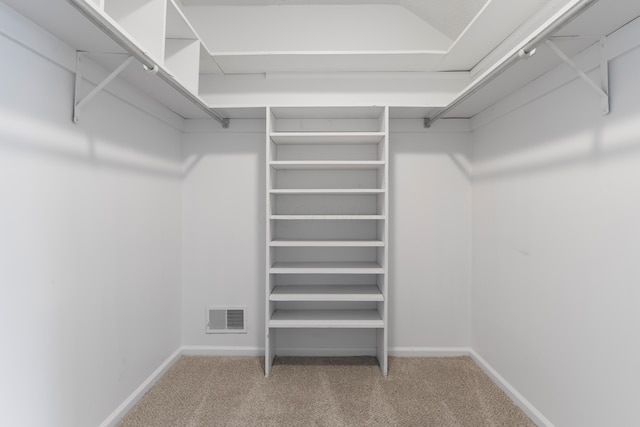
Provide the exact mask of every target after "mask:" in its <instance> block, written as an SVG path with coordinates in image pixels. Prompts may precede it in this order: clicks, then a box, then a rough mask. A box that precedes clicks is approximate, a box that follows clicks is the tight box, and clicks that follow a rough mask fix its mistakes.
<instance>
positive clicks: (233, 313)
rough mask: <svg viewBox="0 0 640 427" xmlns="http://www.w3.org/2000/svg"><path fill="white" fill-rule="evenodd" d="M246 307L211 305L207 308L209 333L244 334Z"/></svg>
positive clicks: (245, 330)
mask: <svg viewBox="0 0 640 427" xmlns="http://www.w3.org/2000/svg"><path fill="white" fill-rule="evenodd" d="M245 323H246V318H245V315H244V307H224V308H219V307H210V308H208V309H207V330H206V332H207V333H208V334H244V333H246V332H247V329H246V327H245Z"/></svg>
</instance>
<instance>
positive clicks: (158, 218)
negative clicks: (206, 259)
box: [0, 29, 181, 427]
mask: <svg viewBox="0 0 640 427" xmlns="http://www.w3.org/2000/svg"><path fill="white" fill-rule="evenodd" d="M25 31H30V30H28V29H25ZM30 34H31V33H30ZM39 37H44V36H42V35H39ZM58 43H59V42H55V41H53V40H51V46H58ZM69 50H70V48H69ZM70 52H71V53H72V52H73V51H72V50H70ZM0 53H1V55H2V57H3V58H5V59H6V60H5V61H3V65H2V67H1V69H0V81H2V83H1V84H0V283H1V285H2V297H1V298H0V336H1V337H2V351H1V352H0V370H1V371H0V378H2V380H1V381H0V401H2V404H1V405H0V406H1V408H2V409H1V410H0V425H3V426H18V425H19V426H64V427H67V426H96V425H99V424H100V423H102V422H103V421H104V420H105V419H106V418H107V417H108V416H109V414H111V413H112V411H114V410H115V409H116V408H117V407H118V405H120V404H121V403H122V402H123V401H124V400H125V399H126V398H127V397H128V396H129V395H130V394H131V393H132V392H133V391H134V390H135V389H136V388H137V387H138V386H139V385H140V384H141V383H142V382H143V381H144V380H145V379H146V378H147V377H148V376H149V375H150V374H151V373H152V372H153V371H154V370H155V369H156V368H157V367H158V366H159V365H160V364H161V363H162V362H164V361H165V360H166V359H167V358H168V357H169V356H170V355H171V354H172V353H173V352H174V351H175V350H176V349H177V348H178V347H179V345H180V327H179V325H180V306H179V302H178V301H179V299H180V291H179V285H180V275H179V269H180V263H179V259H180V180H181V175H180V163H179V160H180V145H179V141H180V132H179V131H177V130H175V129H174V128H171V127H169V126H167V125H165V124H164V123H161V122H159V121H158V120H156V119H153V118H151V117H150V116H148V115H146V114H144V113H142V112H140V111H139V110H138V109H135V108H133V107H132V106H130V105H129V104H126V103H124V102H122V101H119V100H117V99H115V98H113V97H112V96H111V95H108V94H105V93H102V94H100V95H98V96H97V97H96V98H95V99H94V100H93V101H92V102H91V103H90V104H88V105H87V107H86V109H85V110H84V114H83V117H82V121H81V123H80V124H79V125H74V124H72V122H71V110H72V108H71V106H72V102H73V74H72V73H70V72H68V71H67V70H65V69H64V68H61V67H59V66H58V65H55V64H54V63H53V62H51V61H49V60H46V59H44V58H42V57H40V56H38V55H36V54H34V53H33V52H32V51H30V50H27V49H25V48H23V47H22V46H20V45H18V44H16V43H14V42H12V41H10V40H9V39H7V38H5V37H2V36H0Z"/></svg>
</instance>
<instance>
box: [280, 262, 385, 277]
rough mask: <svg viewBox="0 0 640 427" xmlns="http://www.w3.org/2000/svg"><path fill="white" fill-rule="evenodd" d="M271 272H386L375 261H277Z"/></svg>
mask: <svg viewBox="0 0 640 427" xmlns="http://www.w3.org/2000/svg"><path fill="white" fill-rule="evenodd" d="M269 272H270V273H271V274H384V273H385V271H384V268H382V267H381V266H380V265H379V264H378V263H375V262H277V263H275V264H274V265H273V266H271V268H270V269H269Z"/></svg>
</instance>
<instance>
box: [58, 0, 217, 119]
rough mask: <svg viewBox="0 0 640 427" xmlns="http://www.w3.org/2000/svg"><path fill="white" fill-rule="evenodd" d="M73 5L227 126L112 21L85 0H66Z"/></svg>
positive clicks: (183, 94) (144, 65) (150, 69)
mask: <svg viewBox="0 0 640 427" xmlns="http://www.w3.org/2000/svg"><path fill="white" fill-rule="evenodd" d="M67 1H68V2H69V3H70V4H71V5H72V6H73V7H75V8H76V9H77V10H78V11H79V12H80V13H82V14H83V15H84V16H85V17H86V18H87V19H89V20H90V21H91V22H92V23H93V24H95V25H96V26H97V27H98V28H100V29H101V30H102V31H103V32H104V33H105V34H106V35H108V36H109V37H111V38H112V39H113V41H115V42H116V43H118V44H119V45H120V46H121V47H122V48H123V49H124V50H126V51H127V52H128V53H129V54H130V55H131V56H133V57H134V58H136V59H137V60H138V61H140V62H141V63H142V66H143V67H144V68H145V70H147V71H149V72H152V73H154V74H157V75H158V76H159V77H160V78H161V79H162V80H164V81H165V82H167V83H168V84H169V85H170V86H171V87H173V88H174V89H175V90H177V91H178V92H180V94H181V95H182V96H184V97H185V98H187V99H188V100H189V101H191V102H192V103H193V104H195V105H196V106H197V107H199V108H200V109H201V110H202V111H204V112H205V113H207V114H208V115H209V116H211V117H212V118H213V119H215V120H217V121H218V122H219V123H220V124H221V125H222V127H224V128H228V127H229V119H228V118H226V117H223V116H222V115H220V114H219V113H218V112H217V111H215V110H214V109H212V108H211V107H209V106H208V105H207V104H205V103H204V102H203V101H202V100H201V99H200V98H199V97H197V96H195V95H194V94H192V93H191V92H190V91H189V90H187V89H186V88H185V87H184V86H182V85H181V84H180V83H179V82H178V81H176V79H175V78H174V77H173V76H172V75H171V74H169V73H168V72H166V71H165V70H164V69H163V68H162V67H159V66H158V65H157V64H156V63H155V61H154V60H153V59H151V58H150V57H149V55H148V54H147V53H146V52H145V51H143V50H142V49H140V48H139V47H138V46H136V44H135V43H133V42H131V41H130V40H129V39H127V38H126V37H125V36H124V35H123V34H122V32H121V31H120V30H119V29H118V28H116V27H115V26H114V25H113V24H112V23H110V22H109V21H107V20H106V19H104V17H103V16H102V15H101V14H100V12H99V11H98V10H97V9H96V8H94V7H93V6H91V5H90V4H88V2H87V1H86V0H67Z"/></svg>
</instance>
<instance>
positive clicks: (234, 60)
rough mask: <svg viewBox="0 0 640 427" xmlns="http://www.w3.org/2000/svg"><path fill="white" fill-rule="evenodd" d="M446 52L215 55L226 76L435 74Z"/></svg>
mask: <svg viewBox="0 0 640 427" xmlns="http://www.w3.org/2000/svg"><path fill="white" fill-rule="evenodd" d="M443 54H444V52H320V53H318V52H316V53H308V52H271V53H260V52H256V53H250V52H249V53H243V54H217V53H214V54H213V59H214V60H215V62H216V64H217V65H218V66H219V67H220V68H221V69H222V70H223V72H224V73H225V74H256V73H258V72H259V73H337V72H373V71H376V72H400V71H403V72H404V71H407V72H412V71H431V70H433V69H434V68H435V67H436V65H437V64H438V63H439V62H440V59H441V58H442V55H443Z"/></svg>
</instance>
